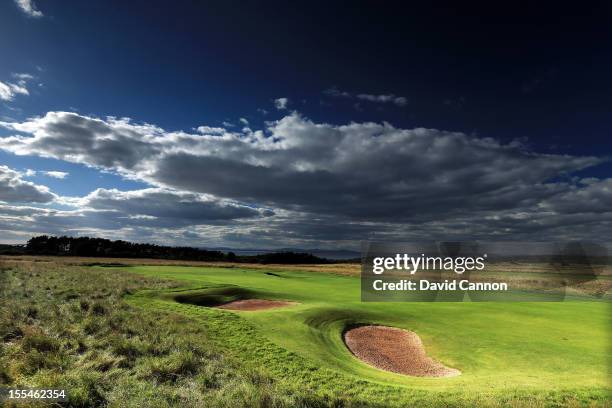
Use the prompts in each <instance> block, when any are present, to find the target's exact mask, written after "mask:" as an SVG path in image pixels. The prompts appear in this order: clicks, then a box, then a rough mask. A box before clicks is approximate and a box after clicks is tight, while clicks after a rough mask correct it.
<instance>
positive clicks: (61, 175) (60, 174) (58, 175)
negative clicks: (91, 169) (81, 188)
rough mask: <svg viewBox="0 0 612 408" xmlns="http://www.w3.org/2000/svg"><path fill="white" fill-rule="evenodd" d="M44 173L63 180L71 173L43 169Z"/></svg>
mask: <svg viewBox="0 0 612 408" xmlns="http://www.w3.org/2000/svg"><path fill="white" fill-rule="evenodd" d="M43 174H44V175H45V176H49V177H53V178H56V179H60V180H63V179H65V178H66V177H68V174H69V173H67V172H65V171H43Z"/></svg>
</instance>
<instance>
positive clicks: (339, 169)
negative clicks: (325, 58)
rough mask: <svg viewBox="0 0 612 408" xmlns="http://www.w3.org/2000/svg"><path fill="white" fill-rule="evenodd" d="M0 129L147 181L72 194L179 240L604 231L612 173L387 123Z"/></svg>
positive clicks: (37, 123) (32, 151) (26, 144)
mask: <svg viewBox="0 0 612 408" xmlns="http://www.w3.org/2000/svg"><path fill="white" fill-rule="evenodd" d="M0 126H3V127H5V128H8V129H9V130H12V131H14V134H12V135H10V136H6V137H3V138H0V149H3V150H5V151H8V152H12V153H15V154H19V155H38V156H42V157H52V158H56V159H60V160H65V161H69V162H74V163H81V164H85V165H87V166H92V167H97V168H100V169H103V170H105V171H112V172H116V173H119V174H121V175H123V176H125V177H128V178H132V179H137V180H141V181H144V182H146V183H149V184H150V185H152V186H154V187H153V188H151V189H145V190H138V191H134V192H121V191H117V190H104V189H99V190H96V191H94V192H93V193H91V194H90V195H88V196H86V197H84V198H82V199H80V201H79V207H80V208H82V209H87V211H90V213H88V214H89V215H88V216H90V217H91V216H92V215H91V214H94V213H93V212H95V214H96V216H95V217H94V218H96V219H100V218H104V217H106V218H108V219H109V220H112V222H111V221H109V222H106V223H102V224H101V225H104V226H105V228H110V226H114V227H116V228H115V229H116V230H118V229H120V228H125V227H127V226H130V227H131V228H141V229H142V228H153V226H154V225H156V226H157V227H158V228H162V227H163V228H167V229H168V231H167V234H169V235H172V236H173V237H174V238H173V239H177V240H180V239H184V236H183V235H182V234H183V232H188V234H187V235H190V234H201V235H202V236H206V237H208V239H212V237H215V238H217V239H218V241H219V242H225V243H227V242H233V243H246V242H251V243H252V242H253V241H254V240H255V239H256V240H257V242H269V243H270V245H272V243H273V242H277V243H278V242H283V244H286V245H288V242H291V243H295V245H317V244H316V243H317V242H319V243H320V242H324V241H327V242H329V241H334V242H356V241H358V240H360V239H365V238H372V237H374V238H376V237H378V238H381V239H398V240H401V239H407V238H409V237H413V238H414V239H418V236H420V239H423V237H425V236H427V237H434V236H437V237H439V238H440V239H448V238H449V237H463V238H465V239H473V238H474V237H482V238H485V239H486V238H491V237H500V236H506V237H508V236H509V237H512V238H513V239H516V238H517V237H524V238H529V237H531V238H533V237H536V236H537V237H538V238H542V237H546V236H553V235H554V234H563V236H566V237H570V236H571V237H582V238H585V237H590V236H592V234H593V231H599V233H603V232H604V231H608V233H609V232H612V225H611V222H610V220H612V212H611V211H612V210H610V208H608V207H609V206H606V203H607V202H610V200H611V199H612V194H611V193H610V191H611V185H610V183H611V182H612V179H603V180H600V179H582V180H580V179H576V178H572V177H569V176H570V175H571V174H572V173H574V172H576V171H578V170H581V169H584V168H587V167H590V166H594V165H597V164H599V163H601V162H602V161H603V159H601V158H597V157H586V156H585V157H579V156H568V155H551V154H539V153H536V152H533V151H530V150H529V149H528V148H527V147H526V146H524V145H522V144H521V143H519V142H512V143H505V144H504V143H501V142H499V141H497V140H495V139H491V138H482V137H475V136H471V135H467V134H464V133H459V132H448V131H443V130H437V129H424V128H415V129H401V128H396V127H394V126H392V125H390V124H388V123H372V122H366V123H350V124H347V125H340V126H338V125H331V124H326V123H316V122H313V121H311V120H309V119H307V118H305V117H303V116H302V115H300V114H299V113H296V112H294V113H291V114H287V115H286V116H284V117H283V118H281V119H279V120H277V121H271V122H268V125H267V128H266V129H263V130H256V131H253V130H251V129H249V128H245V129H243V130H241V131H233V130H228V129H227V128H218V127H208V126H201V127H199V128H198V133H195V134H190V133H186V132H182V131H174V132H172V131H166V130H164V129H162V128H160V127H158V126H155V125H152V124H146V123H145V124H138V123H134V122H133V121H131V120H130V119H127V118H120V119H118V118H112V117H111V118H106V119H100V118H93V117H88V116H84V115H79V114H76V113H69V112H49V113H47V114H46V115H45V116H43V117H39V118H32V119H29V120H26V121H24V122H11V123H7V122H0ZM244 203H249V205H246V204H244ZM264 208H265V209H270V210H265V209H264ZM92 211H93V212H92ZM118 214H120V215H121V216H119V215H118ZM62 216H63V217H66V215H65V214H64V215H62ZM57 217H59V215H57V214H54V215H53V219H57ZM109 217H110V218H109ZM63 219H64V220H67V219H68V218H63ZM77 220H79V218H77ZM80 220H81V221H82V218H80ZM213 225H214V226H215V228H216V229H215V230H214V231H212V230H210V228H212V226H213ZM88 227H92V226H91V225H89V226H88ZM92 228H93V227H92ZM179 231H180V233H179ZM177 234H178V235H177ZM557 236H558V237H559V235H557ZM181 237H183V238H181ZM283 237H284V239H283ZM169 239H170V238H169ZM249 240H250V241H249ZM275 240H276V241H275ZM219 242H218V243H219ZM251 245H252V244H251Z"/></svg>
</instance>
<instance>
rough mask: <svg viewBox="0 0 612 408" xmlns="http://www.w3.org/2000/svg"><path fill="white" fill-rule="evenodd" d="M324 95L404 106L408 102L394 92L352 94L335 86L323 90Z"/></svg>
mask: <svg viewBox="0 0 612 408" xmlns="http://www.w3.org/2000/svg"><path fill="white" fill-rule="evenodd" d="M323 93H325V94H326V95H329V96H333V97H341V98H355V99H360V100H362V101H368V102H374V103H391V104H394V105H397V106H400V107H401V106H406V105H407V104H408V98H406V97H405V96H396V95H394V94H379V95H375V94H368V93H358V94H353V93H351V92H346V91H340V90H339V89H337V88H330V89H327V90H326V91H324V92H323Z"/></svg>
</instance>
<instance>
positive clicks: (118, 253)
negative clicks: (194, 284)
mask: <svg viewBox="0 0 612 408" xmlns="http://www.w3.org/2000/svg"><path fill="white" fill-rule="evenodd" d="M5 249H6V251H2V252H5V253H13V254H24V255H53V256H81V257H101V258H151V259H169V260H185V261H209V262H250V263H264V264H266V263H278V264H321V263H330V262H331V261H330V260H328V259H325V258H320V257H317V256H314V255H312V254H309V253H303V252H274V253H266V254H258V255H236V254H235V253H233V252H222V251H216V250H206V249H200V248H194V247H171V246H163V245H155V244H142V243H136V242H128V241H122V240H116V241H113V240H109V239H105V238H90V237H68V236H61V237H56V236H48V235H40V236H37V237H32V238H31V239H30V240H28V242H27V244H26V245H25V247H23V246H21V247H19V246H11V248H10V251H9V249H8V248H5Z"/></svg>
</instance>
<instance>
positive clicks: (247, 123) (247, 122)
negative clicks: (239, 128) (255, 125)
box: [240, 118, 249, 126]
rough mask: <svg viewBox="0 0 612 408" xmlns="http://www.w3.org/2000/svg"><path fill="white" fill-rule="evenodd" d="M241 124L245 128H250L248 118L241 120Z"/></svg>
mask: <svg viewBox="0 0 612 408" xmlns="http://www.w3.org/2000/svg"><path fill="white" fill-rule="evenodd" d="M240 123H242V124H243V125H245V126H249V121H248V120H247V119H246V118H240Z"/></svg>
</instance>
